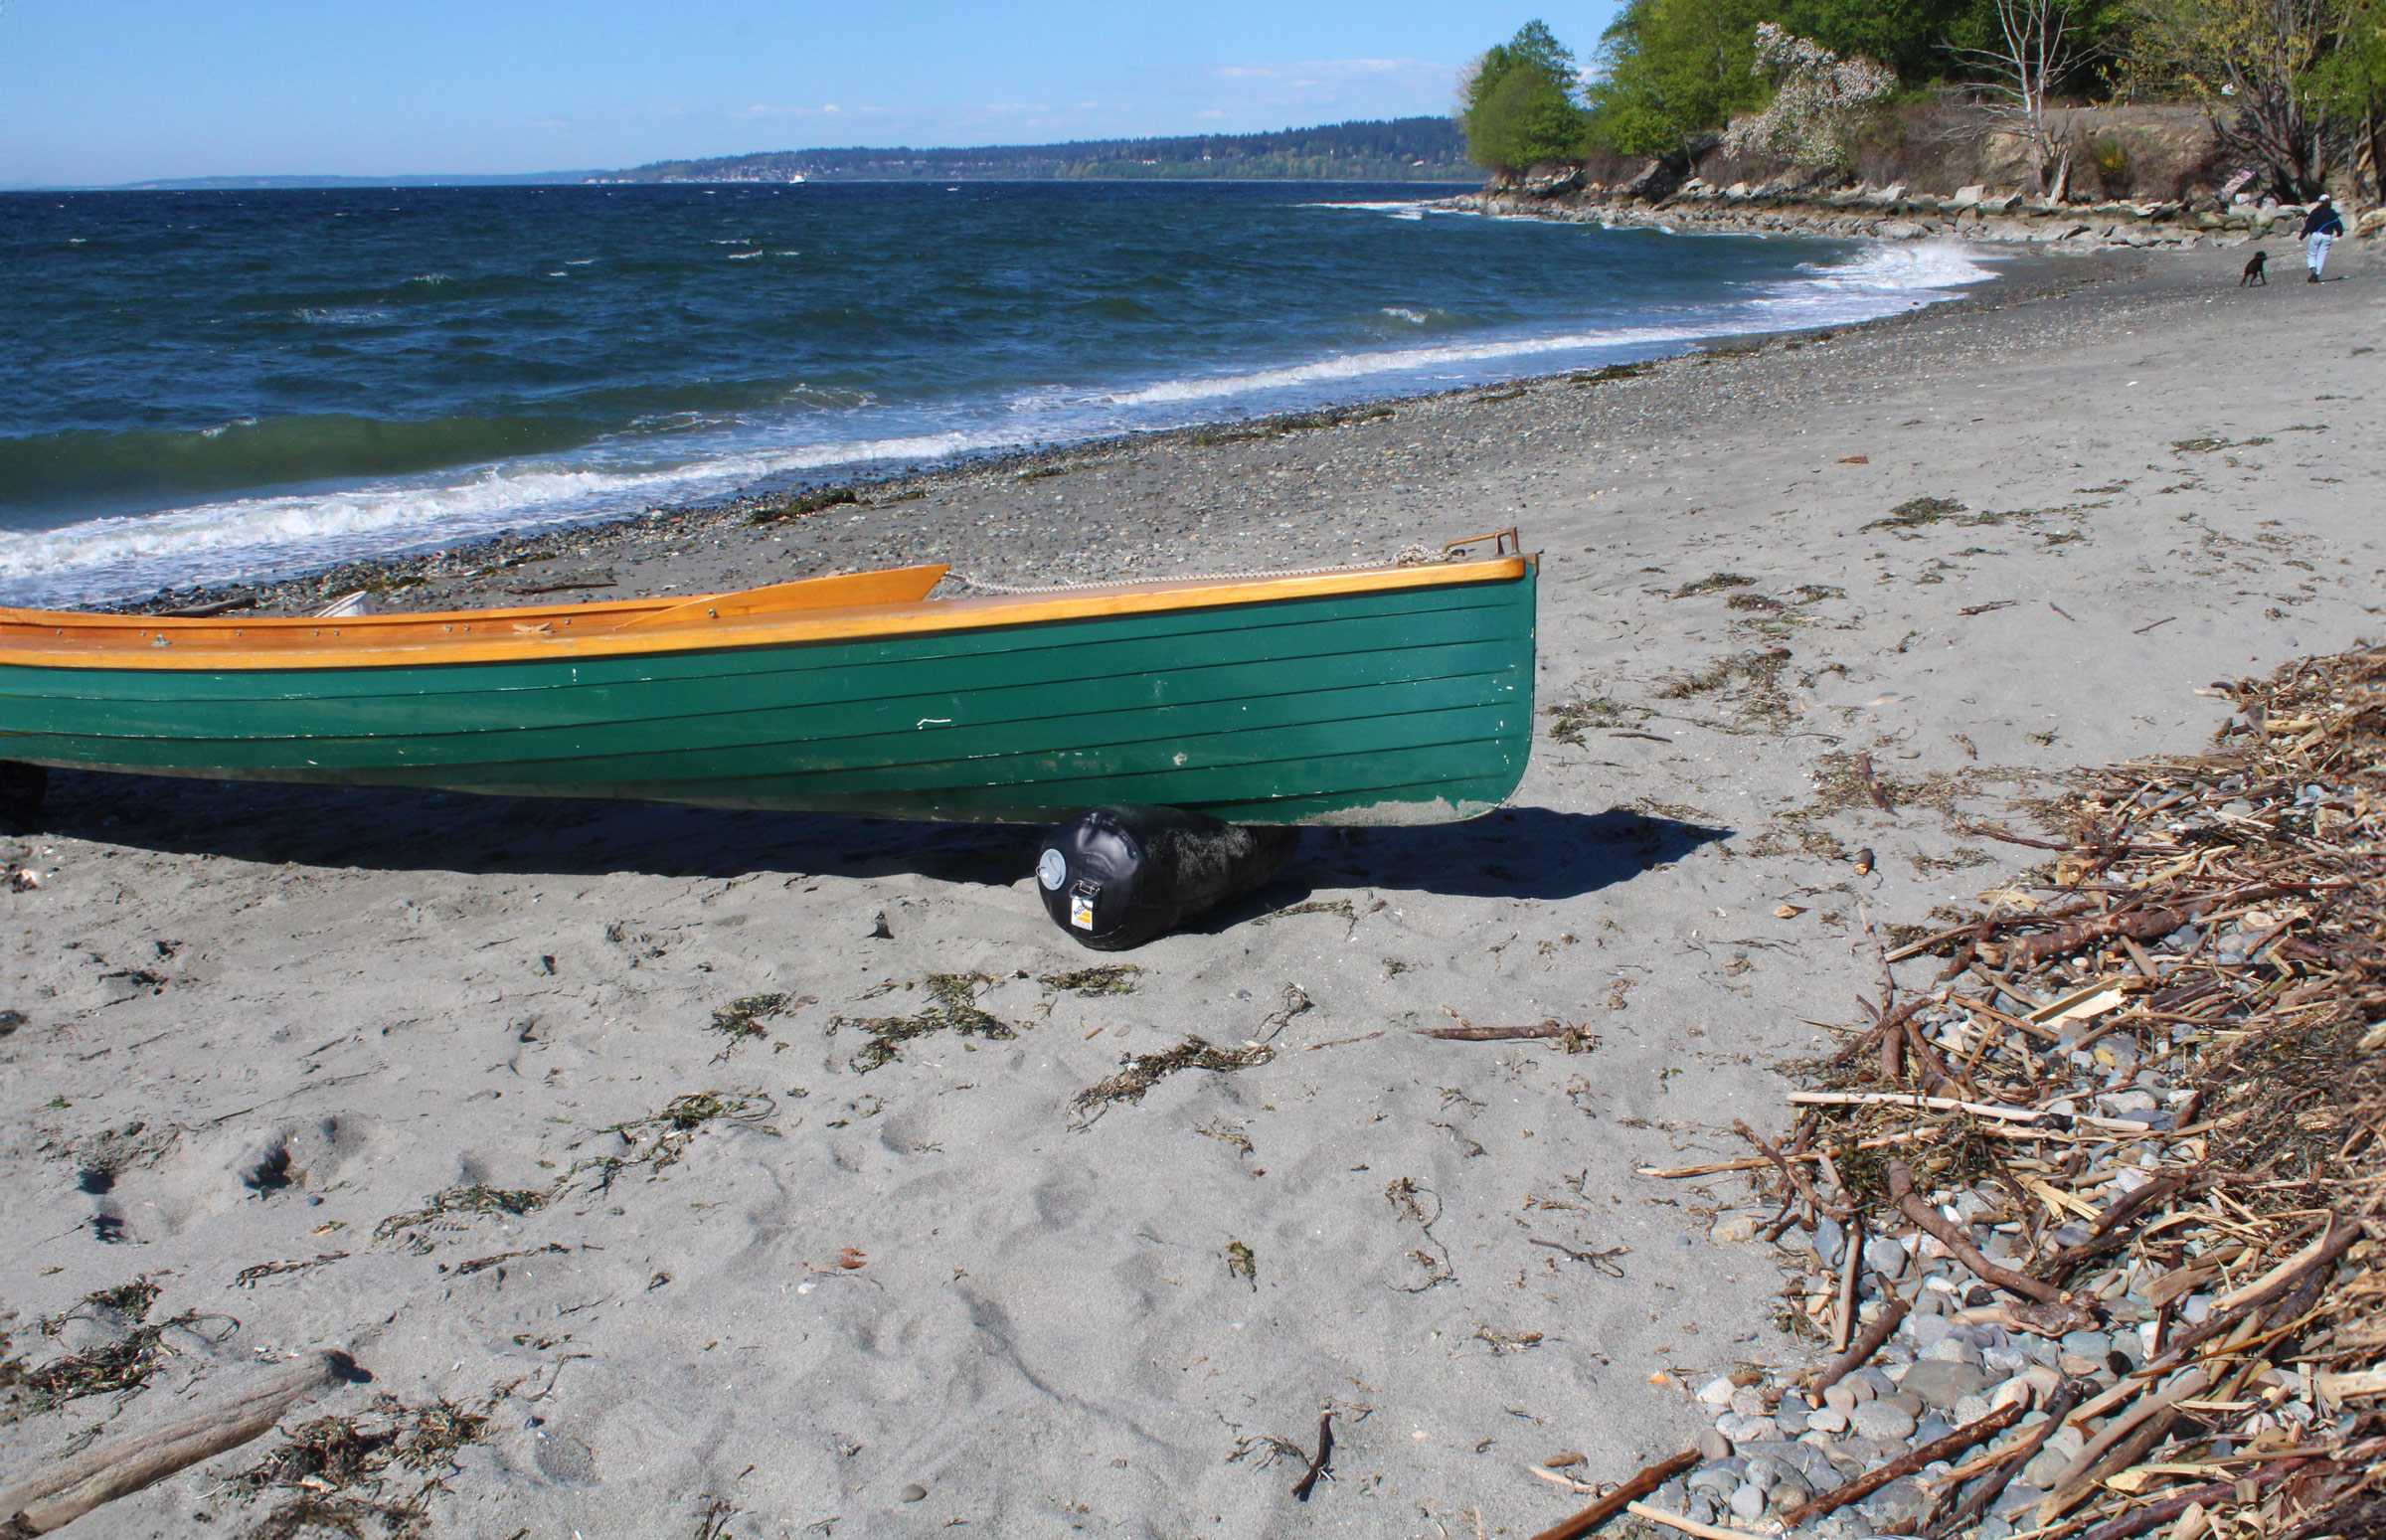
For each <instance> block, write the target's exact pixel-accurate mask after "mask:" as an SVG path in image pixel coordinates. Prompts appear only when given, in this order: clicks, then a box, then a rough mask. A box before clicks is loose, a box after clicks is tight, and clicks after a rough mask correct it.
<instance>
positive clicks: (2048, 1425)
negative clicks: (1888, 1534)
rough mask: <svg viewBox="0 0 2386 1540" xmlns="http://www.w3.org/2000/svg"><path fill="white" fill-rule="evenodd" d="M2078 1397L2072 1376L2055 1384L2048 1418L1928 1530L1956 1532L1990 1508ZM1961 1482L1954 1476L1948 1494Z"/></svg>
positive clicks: (1943, 1499)
mask: <svg viewBox="0 0 2386 1540" xmlns="http://www.w3.org/2000/svg"><path fill="white" fill-rule="evenodd" d="M2077 1399H2078V1398H2077V1397H2076V1396H2074V1395H2073V1394H2072V1389H2071V1382H2070V1381H2069V1380H2065V1381H2063V1382H2061V1383H2060V1384H2058V1385H2057V1386H2056V1387H2055V1397H2054V1400H2053V1401H2051V1402H2049V1403H2048V1404H2047V1408H2046V1421H2045V1422H2042V1423H2040V1424H2039V1425H2038V1426H2037V1427H2036V1428H2034V1429H2032V1430H2031V1431H2030V1434H2029V1436H2028V1437H2027V1438H2024V1439H2022V1440H2021V1441H2020V1443H2019V1447H2017V1448H2015V1449H2010V1450H2007V1451H2006V1452H2005V1453H2004V1454H1999V1455H1995V1456H1993V1457H1994V1458H1995V1460H1996V1463H1995V1465H1994V1467H1993V1468H1991V1469H1990V1470H1989V1472H1988V1474H1987V1475H1986V1476H1985V1477H1984V1478H1983V1479H1982V1480H1981V1481H1980V1483H1979V1485H1977V1486H1975V1487H1973V1488H1972V1492H1971V1495H1970V1496H1968V1497H1966V1498H1964V1499H1963V1500H1962V1502H1960V1504H1958V1505H1957V1507H1956V1509H1955V1511H1954V1512H1953V1513H1950V1514H1949V1515H1948V1516H1947V1517H1946V1518H1945V1519H1943V1520H1941V1521H1940V1522H1938V1523H1936V1524H1933V1525H1931V1526H1929V1529H1928V1532H1929V1533H1930V1534H1932V1535H1946V1534H1952V1533H1954V1532H1956V1531H1958V1530H1960V1529H1962V1528H1963V1527H1964V1526H1965V1525H1967V1524H1969V1523H1971V1522H1972V1521H1973V1520H1974V1519H1976V1518H1978V1517H1979V1516H1980V1515H1981V1514H1983V1513H1985V1512H1987V1511H1988V1509H1989V1507H1990V1505H1991V1504H1993V1503H1994V1502H1995V1501H1996V1499H1997V1498H1999V1497H2002V1496H2003V1495H2004V1494H2005V1488H2006V1487H2007V1486H2009V1485H2010V1484H2012V1481H2013V1478H2014V1477H2015V1476H2017V1475H2019V1474H2021V1468H2022V1466H2024V1465H2026V1464H2028V1463H2029V1462H2030V1461H2031V1460H2032V1459H2034V1458H2036V1457H2037V1454H2038V1452H2039V1451H2040V1450H2042V1449H2044V1448H2046V1441H2047V1440H2049V1439H2051V1438H2053V1437H2054V1436H2055V1430H2056V1429H2058V1428H2060V1427H2062V1426H2063V1419H2064V1418H2065V1417H2067V1416H2069V1415H2070V1413H2071V1407H2072V1403H2073V1402H2074V1401H2075V1400H2077ZM1959 1489H1960V1483H1959V1482H1956V1481H1955V1480H1953V1479H1952V1478H1951V1479H1950V1481H1949V1483H1948V1488H1947V1496H1948V1497H1953V1496H1954V1495H1955V1494H1956V1493H1957V1491H1958V1490H1959ZM1941 1500H1942V1501H1945V1500H1946V1499H1945V1498H1942V1499H1941Z"/></svg>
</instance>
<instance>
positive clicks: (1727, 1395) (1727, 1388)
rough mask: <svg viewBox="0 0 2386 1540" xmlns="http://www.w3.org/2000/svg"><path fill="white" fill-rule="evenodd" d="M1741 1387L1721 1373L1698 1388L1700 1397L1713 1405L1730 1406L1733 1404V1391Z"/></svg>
mask: <svg viewBox="0 0 2386 1540" xmlns="http://www.w3.org/2000/svg"><path fill="white" fill-rule="evenodd" d="M1739 1388H1740V1387H1739V1386H1737V1385H1734V1384H1733V1383H1732V1382H1731V1380H1730V1379H1729V1378H1727V1377H1726V1376H1723V1375H1720V1374H1719V1375H1717V1376H1716V1377H1715V1378H1713V1379H1711V1380H1709V1381H1707V1383H1706V1384H1704V1385H1702V1386H1700V1387H1699V1388H1698V1399H1699V1400H1701V1401H1703V1402H1705V1403H1706V1404H1707V1405H1708V1406H1711V1407H1728V1406H1730V1405H1731V1404H1732V1392H1734V1391H1736V1390H1738V1389H1739Z"/></svg>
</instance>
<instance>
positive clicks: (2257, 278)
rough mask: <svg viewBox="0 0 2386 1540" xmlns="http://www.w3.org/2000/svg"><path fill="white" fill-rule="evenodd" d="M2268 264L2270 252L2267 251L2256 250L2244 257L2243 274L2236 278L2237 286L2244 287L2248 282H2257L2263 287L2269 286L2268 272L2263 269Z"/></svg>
mask: <svg viewBox="0 0 2386 1540" xmlns="http://www.w3.org/2000/svg"><path fill="white" fill-rule="evenodd" d="M2269 265H2270V254H2269V253H2268V252H2256V253H2255V254H2254V255H2253V256H2251V257H2247V258H2246V259H2245V276H2243V277H2241V278H2239V279H2238V280H2237V286H2238V287H2239V288H2244V287H2246V286H2247V285H2248V284H2253V283H2259V284H2261V285H2262V286H2263V287H2264V288H2268V287H2270V274H2269V273H2267V272H2265V271H2264V270H2263V269H2264V268H2266V267H2268V266H2269Z"/></svg>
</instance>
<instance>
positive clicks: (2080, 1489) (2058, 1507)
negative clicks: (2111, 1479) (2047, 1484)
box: [2037, 1368, 2212, 1524]
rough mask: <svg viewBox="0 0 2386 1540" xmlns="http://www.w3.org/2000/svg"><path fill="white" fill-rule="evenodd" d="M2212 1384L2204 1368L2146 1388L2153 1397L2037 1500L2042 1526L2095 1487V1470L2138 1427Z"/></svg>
mask: <svg viewBox="0 0 2386 1540" xmlns="http://www.w3.org/2000/svg"><path fill="white" fill-rule="evenodd" d="M2211 1383H2212V1377H2211V1376H2210V1375H2208V1374H2206V1373H2205V1372H2204V1371H2203V1370H2202V1369H2201V1368H2195V1369H2189V1370H2188V1371H2186V1372H2185V1373H2184V1374H2181V1375H2180V1376H2179V1377H2178V1378H2177V1379H2175V1380H2173V1381H2172V1382H2171V1383H2170V1384H2169V1385H2168V1386H2166V1387H2164V1388H2163V1389H2161V1390H2158V1391H2157V1390H2153V1388H2152V1387H2151V1386H2150V1385H2148V1386H2146V1387H2145V1390H2146V1391H2149V1392H2151V1393H2150V1394H2140V1395H2139V1397H2138V1398H2137V1402H2136V1404H2135V1405H2134V1406H2131V1407H2130V1409H2129V1410H2128V1411H2126V1412H2122V1413H2119V1414H2117V1415H2116V1416H2115V1417H2114V1418H2113V1420H2112V1421H2111V1422H2109V1423H2107V1424H2106V1425H2105V1429H2104V1432H2102V1433H2100V1434H2098V1435H2097V1436H2096V1437H2095V1438H2093V1439H2090V1440H2089V1441H2088V1442H2087V1444H2086V1445H2084V1446H2083V1447H2082V1448H2081V1450H2080V1452H2079V1453H2078V1454H2074V1455H2073V1456H2072V1458H2071V1463H2070V1464H2068V1465H2065V1466H2064V1467H2063V1473H2062V1474H2061V1475H2058V1476H2056V1477H2055V1484H2054V1486H2053V1487H2052V1488H2051V1489H2050V1490H2049V1491H2048V1492H2047V1494H2046V1495H2045V1496H2044V1497H2042V1498H2040V1499H2039V1500H2038V1519H2037V1522H2039V1523H2041V1524H2045V1523H2049V1522H2052V1521H2053V1520H2054V1519H2055V1518H2057V1517H2058V1516H2060V1515H2061V1514H2063V1513H2064V1512H2065V1511H2067V1510H2068V1509H2069V1508H2071V1507H2072V1505H2073V1504H2075V1503H2077V1502H2078V1501H2079V1500H2080V1499H2081V1498H2082V1497H2085V1496H2087V1495H2088V1493H2089V1491H2090V1490H2091V1489H2092V1488H2093V1487H2094V1486H2095V1485H2096V1480H2095V1476H2096V1467H2097V1465H2098V1464H2099V1463H2100V1462H2102V1461H2103V1459H2104V1457H2105V1452H2106V1451H2108V1450H2110V1449H2112V1448H2113V1447H2114V1446H2116V1445H2118V1444H2120V1443H2122V1442H2123V1441H2124V1440H2126V1439H2128V1438H2129V1436H2130V1434H2131V1433H2132V1432H2134V1431H2135V1430H2136V1429H2137V1427H2138V1425H2140V1424H2142V1423H2144V1422H2145V1421H2146V1420H2147V1419H2149V1418H2156V1419H2158V1418H2159V1417H2160V1415H2161V1414H2162V1413H2164V1412H2167V1411H2168V1410H2170V1408H2171V1407H2172V1406H2174V1405H2176V1404H2177V1403H2179V1402H2181V1401H2185V1400H2186V1399H2187V1398H2188V1397H2190V1396H2196V1395H2201V1394H2202V1393H2203V1391H2204V1389H2205V1387H2207V1386H2209V1385H2210V1384H2211Z"/></svg>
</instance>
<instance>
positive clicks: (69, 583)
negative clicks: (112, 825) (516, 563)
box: [0, 432, 1026, 604]
mask: <svg viewBox="0 0 2386 1540" xmlns="http://www.w3.org/2000/svg"><path fill="white" fill-rule="evenodd" d="M1024 441H1026V440H1025V439H1024V437H1023V436H1022V435H1021V434H1018V433H1015V432H1012V433H971V432H949V433H927V434H918V435H912V436H906V437H892V438H878V439H856V440H847V441H843V442H837V443H822V444H810V445H805V446H802V447H798V448H789V449H782V450H777V451H773V452H749V453H742V454H739V453H733V454H725V455H721V456H719V457H716V458H712V459H707V460H701V461H697V462H694V463H689V464H681V465H664V466H651V467H644V468H632V469H619V470H609V469H602V468H597V467H593V466H588V467H559V466H554V465H522V464H515V465H510V466H498V467H494V468H491V469H489V470H486V471H483V472H481V473H479V474H477V475H475V476H474V477H472V478H471V479H470V480H468V481H464V482H461V483H453V482H451V483H447V484H418V485H410V486H401V487H377V488H365V489H360V490H357V491H350V492H332V493H321V494H313V495H290V496H280V497H245V498H239V499H235V500H232V501H228V502H221V503H211V504H206V505H203V506H200V507H195V508H179V509H175V510H172V511H170V512H166V513H154V514H141V515H125V516H117V517H110V518H103V519H86V520H85V521H83V522H81V523H77V524H69V525H66V526H64V527H61V528H57V529H49V530H40V531H31V532H26V533H22V534H0V598H4V599H6V600H7V601H9V602H14V603H42V604H71V603H82V602H88V601H90V600H93V599H103V598H112V597H116V596H121V595H124V594H127V593H137V592H145V591H149V590H154V589H159V588H172V587H175V586H176V585H179V584H183V583H190V582H197V581H202V580H204V581H208V582H224V581H232V580H237V579H255V578H258V577H263V576H267V575H270V574H272V573H275V572H286V571H292V570H296V569H298V568H301V567H305V568H314V567H323V566H331V565H337V564H338V563H341V562H346V561H355V560H360V559H363V558H366V557H372V556H383V555H391V554H395V553H398V552H402V551H409V550H421V549H425V548H427V547H432V546H439V545H450V544H454V543H457V542H460V541H465V540H470V539H474V538H477V537H480V536H483V535H488V534H492V533H494V532H496V531H498V530H508V529H525V528H533V527H537V526H539V525H543V524H563V523H573V522H577V521H581V520H585V519H589V518H593V517H597V516H600V515H604V514H611V513H621V512H626V511H629V510H632V509H635V508H637V507H640V506H641V505H647V504H652V503H655V502H682V501H689V500H693V499H699V498H706V497H720V496H726V495H728V494H729V493H731V492H734V491H737V490H738V489H740V488H743V487H747V486H751V485H753V484H754V483H756V482H758V481H762V480H765V479H767V478H768V477H770V476H774V475H787V474H792V473H798V472H802V471H816V470H825V469H830V468H834V467H843V466H854V465H862V464H869V463H874V462H914V463H917V462H921V461H927V460H935V459H943V458H949V457H951V456H954V455H960V454H970V453H977V452H982V451H985V450H989V449H1002V448H1012V447H1016V446H1018V445H1019V444H1020V443H1022V442H1024Z"/></svg>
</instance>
